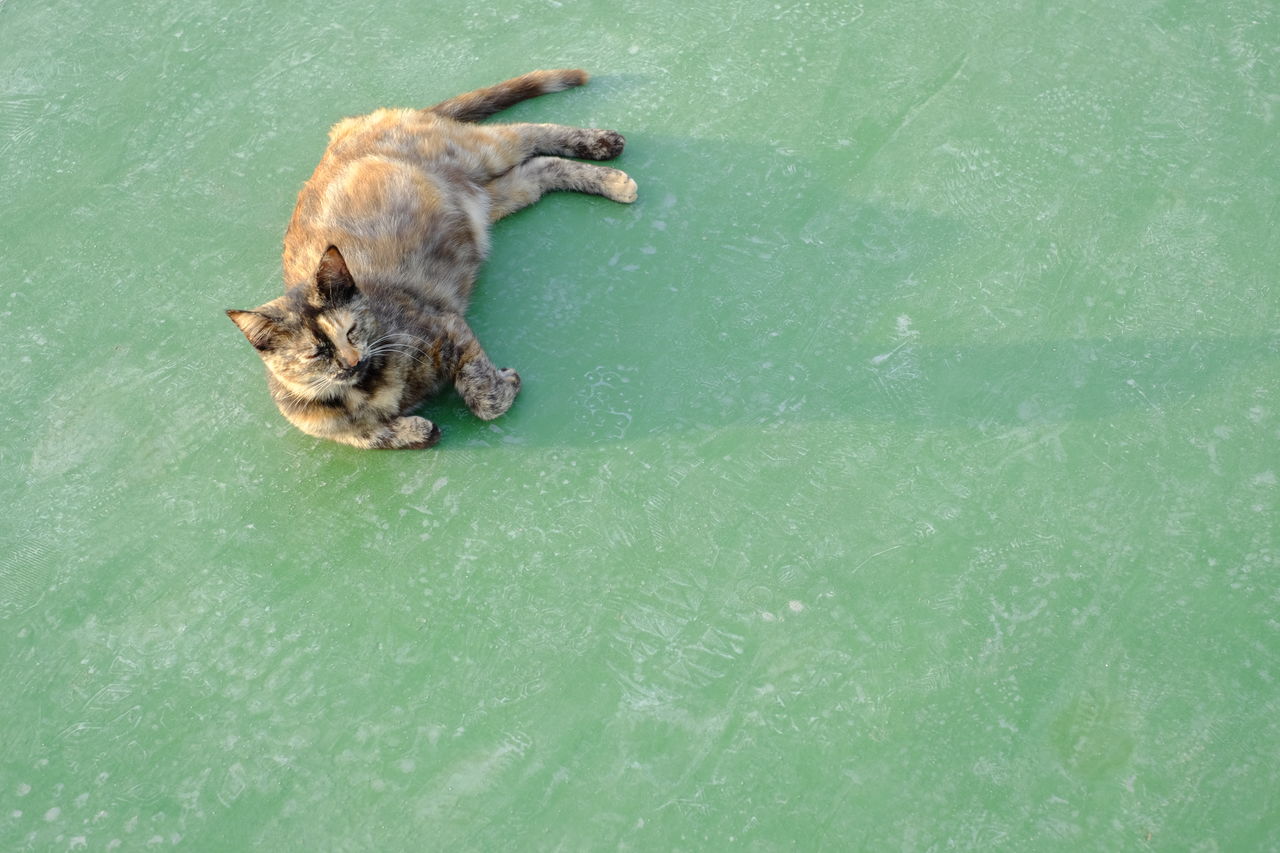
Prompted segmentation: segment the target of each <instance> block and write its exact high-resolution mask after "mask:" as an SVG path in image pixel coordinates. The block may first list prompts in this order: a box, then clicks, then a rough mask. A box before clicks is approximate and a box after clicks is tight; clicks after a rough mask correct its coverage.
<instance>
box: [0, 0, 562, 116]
mask: <svg viewBox="0 0 1280 853" xmlns="http://www.w3.org/2000/svg"><path fill="white" fill-rule="evenodd" d="M0 2H3V0H0ZM585 82H587V72H585V71H583V70H582V69H580V68H560V69H556V70H554V71H530V72H529V73H528V74H522V75H520V76H519V77H514V78H512V79H510V80H507V81H506V82H504V83H499V84H498V85H496V86H488V87H486V88H484V89H476V90H475V91H474V92H467V93H466V94H465V95H458V96H457V97H455V98H450V99H449V100H447V101H441V102H440V103H438V104H436V105H435V106H434V107H429V108H428V110H429V111H430V112H433V113H437V114H438V115H443V116H448V117H449V118H451V119H456V120H457V121H480V120H481V119H484V118H488V117H489V116H491V115H493V114H494V113H496V112H498V111H500V110H505V109H506V108H507V107H509V106H511V105H513V104H518V103H520V102H521V101H524V100H527V99H529V98H536V97H537V96H538V95H545V94H547V93H548V92H563V91H564V90H565V89H572V88H573V87H574V86H581V85H582V84H583V83H585Z"/></svg>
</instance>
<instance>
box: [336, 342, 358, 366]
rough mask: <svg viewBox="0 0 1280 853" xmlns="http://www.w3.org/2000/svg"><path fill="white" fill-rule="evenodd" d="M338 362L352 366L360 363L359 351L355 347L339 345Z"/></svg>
mask: <svg viewBox="0 0 1280 853" xmlns="http://www.w3.org/2000/svg"><path fill="white" fill-rule="evenodd" d="M338 363H339V364H341V365H342V366H343V367H346V368H352V367H355V366H356V365H357V364H359V363H360V352H359V350H357V349H356V348H355V347H339V348H338Z"/></svg>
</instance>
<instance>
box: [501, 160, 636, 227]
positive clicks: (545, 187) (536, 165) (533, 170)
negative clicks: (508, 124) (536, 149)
mask: <svg viewBox="0 0 1280 853" xmlns="http://www.w3.org/2000/svg"><path fill="white" fill-rule="evenodd" d="M487 189H488V191H489V197H490V199H491V202H490V207H489V218H490V219H491V220H492V221H495V222H496V221H497V220H499V219H501V218H502V217H504V216H506V215H507V214H510V213H515V212H516V211H517V210H520V209H521V208H523V207H528V206H529V205H531V204H533V203H534V202H535V201H537V200H538V199H540V198H542V196H543V194H544V193H548V192H553V191H557V190H562V191H568V192H579V193H589V194H591V195H600V196H604V197H605V198H607V199H610V200H612V201H616V202H620V203H622V204H630V203H631V202H633V201H635V200H636V182H635V181H633V180H631V177H630V176H629V175H627V173H626V172H622V171H619V170H618V169H610V168H608V167H607V166H594V165H592V164H590V163H578V162H575V161H573V160H565V159H563V158H560V157H534V158H533V159H532V160H526V161H525V162H524V163H521V164H520V165H519V166H516V167H515V168H514V169H512V170H511V171H509V172H507V173H506V174H505V175H502V176H501V177H499V178H495V179H494V180H492V181H490V182H489V185H488V187H487Z"/></svg>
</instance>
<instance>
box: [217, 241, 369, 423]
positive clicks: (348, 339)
mask: <svg viewBox="0 0 1280 853" xmlns="http://www.w3.org/2000/svg"><path fill="white" fill-rule="evenodd" d="M227 316H228V317H230V318H231V320H232V322H234V323H235V324H236V325H237V326H239V327H240V331H242V332H244V336H245V337H246V338H248V339H249V343H251V344H253V347H254V349H256V350H257V351H258V354H259V355H260V356H262V360H263V362H265V363H266V365H267V369H268V370H270V371H271V373H272V375H274V376H275V377H276V379H278V380H279V381H280V382H281V384H283V385H284V386H285V387H286V388H288V389H289V390H290V391H292V392H293V393H295V394H298V395H299V396H302V397H308V398H329V397H336V396H339V395H341V393H342V392H343V391H344V390H346V389H347V388H348V387H350V386H352V385H354V384H356V383H357V382H359V381H360V380H361V379H362V378H364V375H365V373H366V372H367V370H368V369H369V362H370V358H371V356H372V350H373V342H374V340H375V339H376V337H377V333H378V329H377V326H376V320H375V319H374V316H373V312H372V311H370V310H369V306H368V302H367V301H366V299H365V296H364V294H363V293H361V291H360V288H359V287H357V286H356V283H355V280H354V279H353V278H352V277H351V273H350V271H349V270H348V269H347V264H346V261H344V260H343V258H342V253H341V252H339V251H338V249H337V248H336V247H334V246H330V247H329V248H328V250H326V251H325V253H324V256H323V257H322V258H321V259H320V265H319V267H318V268H317V269H316V274H315V278H314V279H313V280H312V281H310V282H308V283H307V284H305V285H301V286H298V287H293V288H290V289H289V291H288V292H286V293H285V295H284V296H281V297H280V298H279V299H273V300H272V301H270V302H268V303H266V304H265V305H260V306H258V307H257V308H254V309H253V310H251V311H237V310H235V309H231V310H228V311H227Z"/></svg>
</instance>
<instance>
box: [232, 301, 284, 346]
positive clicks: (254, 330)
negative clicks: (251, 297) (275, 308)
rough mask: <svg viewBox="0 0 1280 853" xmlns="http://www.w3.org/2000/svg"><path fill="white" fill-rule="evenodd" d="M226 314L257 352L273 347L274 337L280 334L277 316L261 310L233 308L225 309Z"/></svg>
mask: <svg viewBox="0 0 1280 853" xmlns="http://www.w3.org/2000/svg"><path fill="white" fill-rule="evenodd" d="M227 316H228V317H230V318H231V322H233V323H235V324H236V325H237V326H239V327H240V331H242V332H244V336H245V337H246V338H248V339H249V343H251V344H253V348H254V349H256V350H258V352H266V351H267V350H269V349H272V348H273V347H275V342H276V339H277V338H278V337H279V336H280V321H279V319H278V318H276V317H272V316H271V315H270V314H264V313H263V312H261V311H237V310H236V309H234V308H228V309H227Z"/></svg>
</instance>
